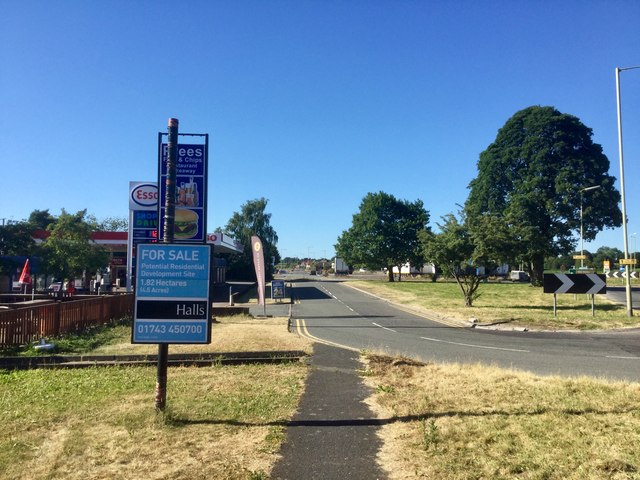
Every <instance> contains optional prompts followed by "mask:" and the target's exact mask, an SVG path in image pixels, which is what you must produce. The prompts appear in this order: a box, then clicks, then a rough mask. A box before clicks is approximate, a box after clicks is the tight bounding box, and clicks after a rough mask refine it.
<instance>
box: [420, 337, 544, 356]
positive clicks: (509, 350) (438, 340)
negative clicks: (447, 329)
mask: <svg viewBox="0 0 640 480" xmlns="http://www.w3.org/2000/svg"><path fill="white" fill-rule="evenodd" d="M420 338H421V339H422V340H428V341H430V342H439V343H448V344H449V345H458V346H460V347H471V348H484V349H487V350H502V351H505V352H523V353H531V352H530V351H529V350H520V349H518V348H501V347H490V346H488V345H474V344H472V343H458V342H447V341H446V340H440V339H438V338H429V337H420Z"/></svg>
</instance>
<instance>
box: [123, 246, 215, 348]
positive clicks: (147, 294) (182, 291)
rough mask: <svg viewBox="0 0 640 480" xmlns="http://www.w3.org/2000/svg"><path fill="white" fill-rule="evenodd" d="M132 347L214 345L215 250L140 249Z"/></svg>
mask: <svg viewBox="0 0 640 480" xmlns="http://www.w3.org/2000/svg"><path fill="white" fill-rule="evenodd" d="M137 250H138V251H137V254H138V255H137V257H136V261H137V269H136V271H137V275H136V288H135V310H134V318H133V332H132V335H131V342H132V343H211V330H210V321H209V319H210V311H211V308H210V306H211V302H210V301H209V280H210V279H209V276H210V271H211V269H210V260H211V247H210V246H209V245H185V244H166V243H140V244H138V247H137Z"/></svg>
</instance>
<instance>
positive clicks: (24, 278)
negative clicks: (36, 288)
mask: <svg viewBox="0 0 640 480" xmlns="http://www.w3.org/2000/svg"><path fill="white" fill-rule="evenodd" d="M18 281H19V282H20V283H28V284H30V283H31V268H29V259H28V258H27V261H26V262H24V267H22V273H21V274H20V280H18Z"/></svg>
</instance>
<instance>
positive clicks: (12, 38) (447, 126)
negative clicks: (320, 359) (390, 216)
mask: <svg viewBox="0 0 640 480" xmlns="http://www.w3.org/2000/svg"><path fill="white" fill-rule="evenodd" d="M0 5H1V6H2V12H3V13H2V16H1V17H0V41H1V42H2V48H0V65H1V67H0V152H2V153H1V157H2V160H1V165H2V167H1V170H0V171H1V176H2V179H1V180H0V181H1V182H2V194H0V218H4V219H7V220H22V219H25V218H27V217H28V215H29V213H30V212H31V211H33V210H34V209H49V211H50V212H51V213H52V214H54V215H58V214H59V213H60V211H61V209H62V208H64V209H66V210H67V211H69V212H76V211H78V210H81V209H84V208H87V209H88V212H89V213H91V214H93V215H95V216H96V217H97V218H98V219H102V218H105V217H113V216H115V217H126V216H127V215H128V210H127V209H128V198H127V195H128V184H129V181H132V180H155V179H156V177H157V134H158V132H159V131H163V132H164V131H166V126H167V120H168V118H169V117H175V118H178V119H179V120H180V131H181V132H192V133H208V134H209V135H210V150H209V155H210V163H209V170H210V175H209V216H208V223H209V231H213V229H214V228H215V227H216V226H224V225H225V224H226V222H227V220H228V219H229V218H230V217H231V215H232V214H233V212H235V211H239V210H240V206H241V205H242V204H243V203H245V202H246V201H248V200H251V199H255V198H260V197H265V198H267V199H268V200H269V204H268V212H269V213H271V214H272V218H271V223H272V225H273V226H274V228H275V229H276V231H277V233H278V235H279V239H280V240H279V243H278V248H279V250H280V253H281V255H282V256H301V257H304V256H307V255H310V256H313V257H321V256H327V257H329V256H331V255H332V254H333V245H334V244H335V242H336V239H337V237H338V235H339V234H340V233H341V232H342V231H343V230H345V229H347V228H349V227H350V225H351V220H352V215H353V214H354V213H356V212H357V211H358V207H359V204H360V202H361V200H362V198H363V197H364V196H365V195H366V194H367V193H368V192H377V191H385V192H387V193H391V194H393V195H395V196H396V197H398V198H401V199H406V200H410V201H414V200H416V199H422V200H423V202H424V204H425V207H426V209H427V210H428V211H429V212H430V215H431V225H432V226H433V227H434V228H436V229H437V227H436V225H435V224H436V222H438V221H440V217H441V216H443V215H445V214H447V213H449V212H455V211H457V206H456V204H462V203H464V201H465V200H466V198H467V195H468V190H467V186H468V184H469V182H470V181H471V180H472V179H473V178H474V177H475V176H476V174H477V170H476V164H477V161H478V157H479V154H480V152H482V151H483V150H484V149H486V148H487V146H488V145H489V144H490V143H491V142H492V141H493V140H494V139H495V136H496V134H497V131H498V129H499V128H500V127H502V126H503V125H504V123H505V122H506V121H507V120H508V119H509V117H511V116H512V115H513V114H514V113H515V112H516V111H518V110H520V109H523V108H526V107H528V106H531V105H551V106H554V107H556V108H557V109H558V110H560V111H562V112H564V113H570V114H572V115H575V116H577V117H578V118H580V119H581V120H582V122H583V123H585V124H586V125H587V126H588V127H590V128H592V129H593V133H594V135H593V139H594V141H595V142H597V143H599V144H601V145H602V146H603V149H604V152H605V154H606V155H607V156H608V158H609V161H610V162H611V169H610V173H611V174H612V175H614V176H615V177H616V178H619V177H620V166H619V157H618V141H617V123H616V96H615V67H628V66H635V65H640V2H638V1H637V0H629V1H624V0H613V1H612V0H608V1H589V0H587V1H544V0H542V1H518V0H514V1H402V0H399V1H391V0H388V1H378V0H369V1H356V0H344V1H337V0H327V1H305V0H295V1H294V0H290V1H228V2H219V1H185V2H168V1H166V2H164V1H117V0H113V1H98V0H89V1H86V0H82V1H71V0H68V1H64V0H60V1H56V2H50V1H30V0H21V1H13V0H0ZM622 104H623V131H624V153H625V180H626V190H627V192H626V193H627V213H628V216H629V235H630V247H633V242H635V236H633V235H632V234H634V233H638V235H639V236H640V188H638V178H639V176H640V70H631V71H627V72H623V73H622ZM601 245H608V246H615V247H618V248H621V249H622V247H623V235H622V230H621V229H616V230H607V231H604V232H602V233H600V234H599V235H598V237H597V238H596V241H595V242H593V243H591V244H585V248H587V249H591V250H592V251H595V250H596V249H597V247H599V246H601ZM639 247H640V246H639Z"/></svg>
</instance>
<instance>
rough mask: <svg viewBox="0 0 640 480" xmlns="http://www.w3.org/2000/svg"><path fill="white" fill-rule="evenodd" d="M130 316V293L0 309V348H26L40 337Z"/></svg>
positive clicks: (131, 295) (131, 307)
mask: <svg viewBox="0 0 640 480" xmlns="http://www.w3.org/2000/svg"><path fill="white" fill-rule="evenodd" d="M132 313H133V294H126V295H101V296H99V297H92V298H88V299H82V300H73V301H67V302H51V303H46V304H44V305H38V306H32V307H18V308H12V309H8V310H0V348H6V347H15V346H20V345H27V344H29V343H31V342H34V341H37V340H39V339H41V338H43V337H49V336H52V337H54V336H58V335H62V334H64V333H70V332H80V331H82V330H84V329H86V328H87V327H90V326H93V325H102V324H105V323H109V322H112V321H115V320H119V319H121V318H123V317H125V316H127V315H131V314H132Z"/></svg>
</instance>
